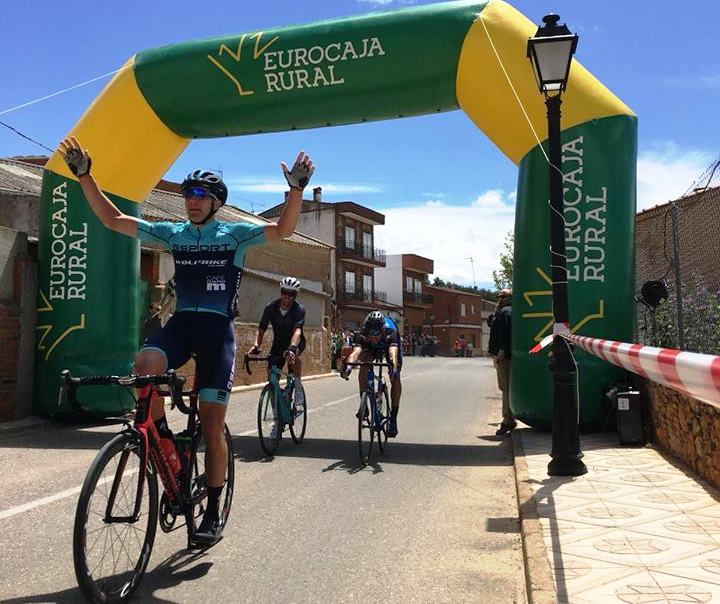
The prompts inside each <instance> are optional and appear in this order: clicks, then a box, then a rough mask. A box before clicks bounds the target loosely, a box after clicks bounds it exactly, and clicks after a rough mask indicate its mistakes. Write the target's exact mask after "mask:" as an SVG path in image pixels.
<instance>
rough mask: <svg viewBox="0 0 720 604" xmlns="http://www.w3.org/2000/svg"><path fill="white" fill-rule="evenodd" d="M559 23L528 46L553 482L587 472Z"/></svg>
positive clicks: (568, 54)
mask: <svg viewBox="0 0 720 604" xmlns="http://www.w3.org/2000/svg"><path fill="white" fill-rule="evenodd" d="M559 20H560V17H559V16H558V15H554V14H550V15H545V16H544V17H543V23H544V25H542V26H541V27H539V28H538V30H537V32H536V33H535V36H534V37H532V38H530V39H529V40H528V46H527V56H528V58H529V59H530V62H531V64H532V67H533V72H534V73H535V79H536V80H537V84H538V88H539V89H540V92H542V93H543V95H544V96H545V106H546V107H547V118H548V147H549V149H548V150H549V156H550V266H551V268H552V282H553V283H552V307H553V319H554V323H555V327H554V328H553V331H554V333H555V337H554V338H553V343H552V353H553V354H552V360H551V361H550V371H551V372H552V374H553V398H554V401H553V423H552V453H551V457H552V460H551V461H550V463H549V464H548V474H549V475H550V476H580V475H581V474H585V473H586V472H587V468H586V467H585V464H584V463H583V462H582V452H581V451H580V429H579V426H578V424H579V407H578V400H577V396H576V394H577V393H576V389H575V380H576V371H575V364H574V362H573V359H572V356H571V353H570V348H569V344H568V342H567V341H566V340H565V339H564V338H562V337H561V336H560V335H559V331H561V330H562V329H563V327H567V326H568V325H569V311H568V287H567V269H566V264H565V219H564V214H563V209H564V207H563V206H564V204H563V175H562V144H561V140H560V105H561V103H562V100H561V97H562V93H563V91H564V90H565V87H566V85H567V80H568V75H569V73H570V64H571V62H572V56H573V54H574V53H575V49H576V47H577V41H578V36H577V34H572V33H570V30H569V29H568V28H567V26H566V25H558V21H559Z"/></svg>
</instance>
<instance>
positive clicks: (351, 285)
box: [345, 271, 355, 294]
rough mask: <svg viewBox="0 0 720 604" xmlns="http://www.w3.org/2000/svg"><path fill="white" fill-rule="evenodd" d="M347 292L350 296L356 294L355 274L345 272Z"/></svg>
mask: <svg viewBox="0 0 720 604" xmlns="http://www.w3.org/2000/svg"><path fill="white" fill-rule="evenodd" d="M345 291H346V292H347V293H348V294H354V293H355V273H351V272H350V271H345Z"/></svg>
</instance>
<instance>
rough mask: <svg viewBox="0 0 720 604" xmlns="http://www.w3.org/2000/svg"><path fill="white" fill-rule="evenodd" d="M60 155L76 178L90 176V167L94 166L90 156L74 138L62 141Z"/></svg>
mask: <svg viewBox="0 0 720 604" xmlns="http://www.w3.org/2000/svg"><path fill="white" fill-rule="evenodd" d="M60 153H61V155H62V156H63V159H64V160H65V163H66V164H67V166H68V168H70V171H71V172H72V173H73V174H74V175H75V176H77V177H78V178H80V177H81V176H85V174H90V166H91V165H92V159H90V154H89V153H88V152H87V151H83V150H82V148H81V147H80V143H78V141H77V139H76V138H75V137H74V136H71V137H70V138H65V139H63V140H62V141H60Z"/></svg>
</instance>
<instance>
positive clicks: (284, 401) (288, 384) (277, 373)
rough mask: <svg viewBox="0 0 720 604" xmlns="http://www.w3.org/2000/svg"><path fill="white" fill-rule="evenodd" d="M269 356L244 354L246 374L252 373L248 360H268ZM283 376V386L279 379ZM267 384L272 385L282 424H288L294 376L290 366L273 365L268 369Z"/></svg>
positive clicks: (290, 419)
mask: <svg viewBox="0 0 720 604" xmlns="http://www.w3.org/2000/svg"><path fill="white" fill-rule="evenodd" d="M270 358H271V357H269V356H264V357H251V356H249V355H247V354H246V355H245V359H244V365H245V371H247V372H248V375H252V371H250V361H252V362H260V361H268V360H269V359H270ZM283 377H285V378H286V381H285V387H284V388H283V387H281V386H280V380H281V379H282V378H283ZM268 384H270V386H272V388H273V392H274V394H275V400H276V401H278V405H279V411H280V420H281V421H282V423H283V424H289V423H290V422H291V421H292V418H291V413H292V411H291V409H290V399H291V396H290V395H291V394H292V391H293V389H294V387H295V376H294V375H293V372H292V367H288V370H287V371H283V370H282V369H280V368H279V367H278V366H277V365H273V366H272V367H271V369H270V378H269V379H268Z"/></svg>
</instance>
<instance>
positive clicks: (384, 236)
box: [375, 190, 515, 287]
mask: <svg viewBox="0 0 720 604" xmlns="http://www.w3.org/2000/svg"><path fill="white" fill-rule="evenodd" d="M380 211H381V212H382V213H383V214H385V225H384V226H382V227H376V228H375V245H377V246H378V247H381V248H384V249H385V250H386V251H387V253H388V254H418V255H420V256H425V257H426V258H432V259H433V260H434V261H435V273H434V276H437V277H440V278H441V279H443V280H445V281H454V282H456V283H463V284H470V285H472V284H473V282H475V283H477V284H478V287H480V286H481V285H482V284H483V283H492V272H493V270H498V269H499V268H500V263H499V261H498V258H499V257H500V254H501V253H502V252H503V251H504V248H503V243H504V241H505V235H506V233H507V232H508V231H511V230H512V229H513V227H514V222H515V204H514V202H513V201H511V200H510V195H508V194H505V193H504V192H503V191H500V190H490V191H486V192H485V193H482V194H481V195H479V196H478V197H477V198H476V199H474V200H473V201H471V202H470V203H468V204H466V205H449V204H447V203H444V202H442V201H439V200H433V201H428V202H425V203H421V204H417V205H415V206H411V207H402V208H390V209H387V210H380ZM470 257H472V258H473V262H472V263H471V262H470V260H469V258H470ZM473 268H474V279H473Z"/></svg>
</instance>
